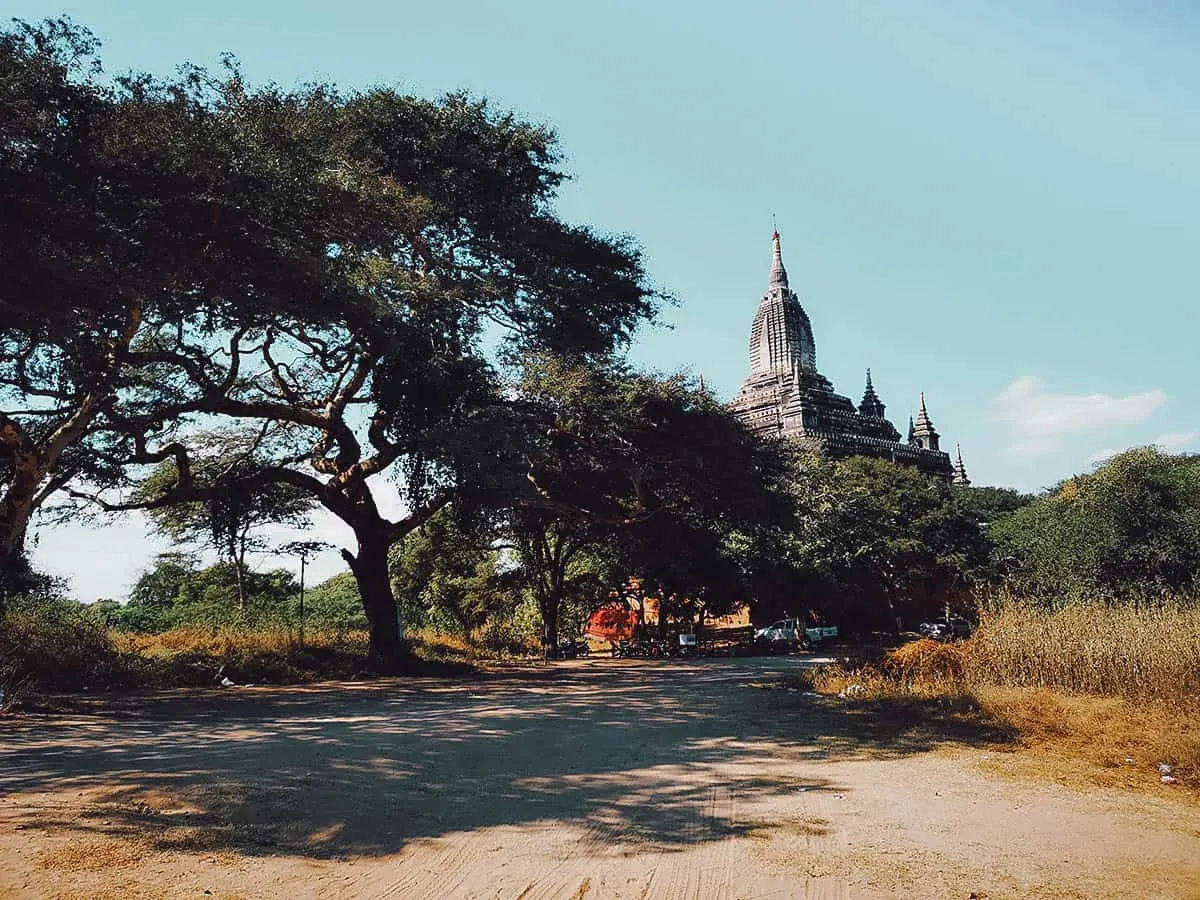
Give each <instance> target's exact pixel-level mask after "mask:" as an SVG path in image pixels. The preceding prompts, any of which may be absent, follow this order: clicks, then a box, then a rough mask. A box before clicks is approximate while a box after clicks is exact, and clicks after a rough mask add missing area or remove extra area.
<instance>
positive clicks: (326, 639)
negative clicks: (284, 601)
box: [0, 612, 483, 710]
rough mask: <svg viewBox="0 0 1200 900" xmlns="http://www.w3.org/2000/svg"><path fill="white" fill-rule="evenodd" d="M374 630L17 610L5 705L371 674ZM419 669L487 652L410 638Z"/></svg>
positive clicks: (1, 679) (2, 653)
mask: <svg viewBox="0 0 1200 900" xmlns="http://www.w3.org/2000/svg"><path fill="white" fill-rule="evenodd" d="M367 646H368V635H367V632H366V631H361V630H340V631H335V630H329V631H314V632H308V633H306V634H305V639H304V644H303V646H301V645H300V643H299V640H298V637H297V635H296V633H295V632H293V631H289V630H284V629H281V630H274V631H267V630H249V629H235V628H175V629H171V630H170V631H164V632H161V633H158V634H140V633H136V632H119V631H110V630H109V629H108V628H107V627H105V626H104V625H103V624H102V623H99V622H97V621H95V620H93V619H91V618H89V617H87V616H81V615H46V614H39V613H33V612H16V613H11V614H9V615H8V616H6V617H5V619H4V621H3V624H2V626H0V690H3V693H4V703H3V708H4V709H6V710H15V709H24V710H38V709H55V708H58V707H59V706H61V705H62V702H63V701H62V697H63V695H69V694H80V693H84V692H91V693H99V692H109V691H123V690H147V689H150V690H153V689H164V688H177V687H212V686H215V685H218V684H220V683H221V682H222V679H228V680H229V681H232V682H234V683H235V684H304V683H309V682H314V681H321V680H343V679H351V678H360V677H370V673H368V672H367V671H366V659H367ZM409 647H410V649H411V651H412V663H411V671H412V673H413V674H436V675H461V674H468V673H470V672H472V671H474V665H473V663H474V662H475V661H476V660H478V659H481V658H482V656H483V654H482V652H481V651H478V650H475V649H473V648H472V647H471V646H470V645H469V644H467V643H466V642H462V641H457V640H455V639H453V638H445V637H444V636H440V635H434V634H429V633H423V632H417V633H415V634H413V635H410V638H409Z"/></svg>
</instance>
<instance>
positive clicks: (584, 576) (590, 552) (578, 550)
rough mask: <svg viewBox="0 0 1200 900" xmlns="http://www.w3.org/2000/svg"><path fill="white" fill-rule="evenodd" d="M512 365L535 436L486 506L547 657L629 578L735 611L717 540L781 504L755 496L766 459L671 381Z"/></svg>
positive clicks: (724, 415) (557, 365)
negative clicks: (533, 609)
mask: <svg viewBox="0 0 1200 900" xmlns="http://www.w3.org/2000/svg"><path fill="white" fill-rule="evenodd" d="M523 364H524V368H523V372H522V378H521V380H520V382H519V383H518V384H517V385H515V393H516V395H517V397H518V398H519V402H520V403H521V404H523V405H524V407H525V409H526V412H527V415H528V416H529V417H530V419H531V420H532V422H533V423H534V427H532V428H530V432H531V435H530V436H529V437H528V439H527V440H526V441H525V442H523V444H522V446H521V456H520V457H519V458H518V459H516V460H515V461H514V462H515V463H519V466H517V467H515V470H514V472H513V476H514V477H513V478H512V481H511V485H512V486H511V488H510V490H511V491H512V493H511V494H510V496H509V497H508V498H504V497H501V498H499V500H498V506H499V507H500V508H501V509H502V510H503V511H504V512H503V515H502V516H501V519H500V533H501V534H502V535H503V537H504V539H505V541H506V542H507V543H509V544H510V545H511V546H513V547H514V548H515V552H516V558H517V560H518V561H519V563H520V572H521V574H522V576H523V580H524V583H525V584H526V585H527V586H528V587H529V589H530V590H531V591H532V593H533V595H534V597H535V599H536V602H537V604H538V608H539V610H540V613H541V617H542V620H543V626H544V627H543V638H542V639H543V645H544V647H545V648H546V650H547V652H553V650H554V646H555V644H556V642H557V631H558V619H559V616H560V615H561V614H562V613H563V612H564V610H565V611H567V613H568V615H569V616H570V618H571V622H570V623H569V624H570V625H571V626H572V627H577V626H578V624H579V620H580V619H582V618H585V617H586V614H587V612H588V611H590V609H591V608H594V607H595V606H597V605H599V604H600V603H602V602H604V601H605V600H606V599H607V598H608V596H609V593H610V591H611V590H613V589H616V588H619V587H620V586H621V585H622V584H623V583H624V582H625V580H626V579H627V578H628V577H629V576H630V575H632V574H637V575H639V576H641V577H642V578H643V579H644V580H645V581H646V583H647V584H649V585H650V586H651V589H652V590H653V591H654V592H656V593H658V594H660V595H661V596H662V597H663V598H664V601H665V602H667V603H670V602H671V600H672V598H676V599H680V600H682V598H684V597H691V598H693V599H694V598H699V597H703V598H704V600H705V601H706V603H708V604H709V605H710V607H712V608H716V607H719V606H720V605H721V604H722V603H725V604H729V603H732V602H733V601H734V600H735V599H737V598H738V594H739V593H740V592H741V590H742V589H743V587H744V586H743V584H742V582H741V580H740V577H739V576H740V574H741V573H740V571H739V569H738V567H737V565H736V562H735V560H734V559H733V558H732V556H731V554H730V552H729V551H730V547H729V544H728V541H727V535H728V533H729V532H730V531H731V530H732V529H733V528H735V527H737V526H739V525H743V526H746V527H749V525H750V524H751V523H753V522H756V521H759V520H762V519H766V518H770V517H771V516H773V515H774V514H775V509H776V507H779V506H780V503H779V502H778V497H776V496H775V495H774V494H772V492H771V491H770V490H768V488H767V485H768V484H769V483H770V478H771V476H772V472H773V471H774V470H775V469H777V468H778V467H779V458H778V453H777V449H776V448H775V447H774V446H773V445H771V444H768V443H764V442H761V441H758V440H756V439H755V438H753V437H752V436H751V435H749V434H748V433H747V432H746V431H745V429H744V428H742V426H741V425H740V424H739V423H738V422H737V421H736V420H735V419H734V418H733V417H732V416H731V415H730V414H729V413H728V412H727V411H726V410H724V409H722V408H721V407H719V406H718V405H716V404H715V403H713V402H712V400H711V398H710V397H708V396H707V395H706V394H704V393H702V392H699V391H697V390H695V389H694V388H693V387H692V386H691V385H690V384H689V382H688V380H687V379H685V378H683V377H681V376H674V377H671V378H659V377H655V376H651V375H645V374H641V373H637V372H633V371H631V370H629V369H628V368H626V367H625V366H623V365H620V364H617V363H615V362H611V363H609V364H607V365H604V366H601V365H596V364H591V365H580V364H576V363H573V362H571V361H569V360H564V359H561V358H556V357H549V356H544V355H530V356H527V357H526V358H525V359H524V360H523Z"/></svg>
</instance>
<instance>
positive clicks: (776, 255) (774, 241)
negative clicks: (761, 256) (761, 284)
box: [767, 231, 788, 289]
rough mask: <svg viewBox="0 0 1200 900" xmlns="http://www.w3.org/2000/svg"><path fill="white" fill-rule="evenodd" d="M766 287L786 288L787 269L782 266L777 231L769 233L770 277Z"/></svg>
mask: <svg viewBox="0 0 1200 900" xmlns="http://www.w3.org/2000/svg"><path fill="white" fill-rule="evenodd" d="M767 286H768V287H781V288H785V289H786V288H787V286H788V277H787V269H785V268H784V267H783V251H782V250H780V248H779V232H778V231H776V232H775V233H774V234H772V235H771V278H770V280H769V281H768V282H767Z"/></svg>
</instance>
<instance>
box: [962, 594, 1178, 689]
mask: <svg viewBox="0 0 1200 900" xmlns="http://www.w3.org/2000/svg"><path fill="white" fill-rule="evenodd" d="M966 663H967V675H968V677H969V679H970V680H971V681H972V682H973V683H986V684H998V685H1007V686H1012V687H1054V688H1061V689H1063V690H1067V691H1073V692H1078V693H1088V694H1100V695H1105V696H1120V697H1128V698H1130V699H1132V700H1142V699H1149V700H1180V701H1183V700H1189V699H1190V700H1194V699H1195V698H1196V697H1197V696H1200V604H1196V603H1192V604H1184V603H1165V604H1163V605H1161V606H1104V605H1075V606H1068V607H1066V608H1064V609H1061V610H1058V611H1054V612H1047V611H1044V610H1040V609H1037V608H1036V607H1033V606H1030V605H1028V604H1022V603H1018V602H1013V601H1007V602H1005V603H1003V604H1001V605H998V606H997V607H995V608H993V609H992V610H990V611H985V612H984V614H983V616H982V621H981V623H980V628H979V630H978V631H977V632H976V633H975V635H974V636H973V637H972V638H971V640H970V641H969V642H968V644H967V652H966Z"/></svg>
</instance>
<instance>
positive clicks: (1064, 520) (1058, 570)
mask: <svg viewBox="0 0 1200 900" xmlns="http://www.w3.org/2000/svg"><path fill="white" fill-rule="evenodd" d="M992 535H993V537H994V538H995V540H996V542H997V544H998V545H999V547H1000V550H1001V552H1002V554H1003V555H1004V558H1005V560H1006V562H1007V563H1008V568H1009V570H1010V583H1011V584H1012V586H1013V587H1014V589H1016V590H1017V591H1019V592H1021V593H1023V594H1028V595H1032V596H1035V597H1039V598H1041V599H1043V600H1045V601H1047V602H1051V603H1060V602H1065V601H1070V600H1079V599H1095V600H1114V599H1129V600H1137V599H1152V598H1161V597H1163V596H1170V595H1175V596H1180V595H1184V594H1194V592H1195V591H1196V590H1197V587H1198V584H1197V573H1200V456H1189V455H1184V456H1172V455H1169V454H1165V453H1162V452H1161V451H1159V450H1156V449H1154V448H1150V447H1144V448H1140V449H1136V450H1130V451H1128V452H1126V453H1122V454H1120V455H1118V456H1116V457H1113V458H1112V459H1111V460H1109V461H1108V462H1107V463H1105V464H1104V465H1103V466H1101V467H1100V468H1099V469H1097V470H1096V471H1095V472H1093V473H1090V474H1084V475H1076V476H1075V477H1073V478H1069V479H1067V480H1066V481H1064V482H1062V483H1061V484H1059V485H1057V486H1056V487H1054V488H1052V489H1051V490H1050V491H1048V492H1047V493H1046V494H1045V495H1043V496H1041V497H1039V498H1037V499H1036V500H1034V501H1033V502H1032V503H1030V504H1029V505H1027V506H1025V507H1023V508H1021V509H1019V510H1017V511H1016V512H1014V513H1013V514H1012V515H1010V516H1008V517H1006V518H1003V519H1001V520H1000V521H998V522H997V523H996V524H995V525H994V526H993V528H992Z"/></svg>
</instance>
